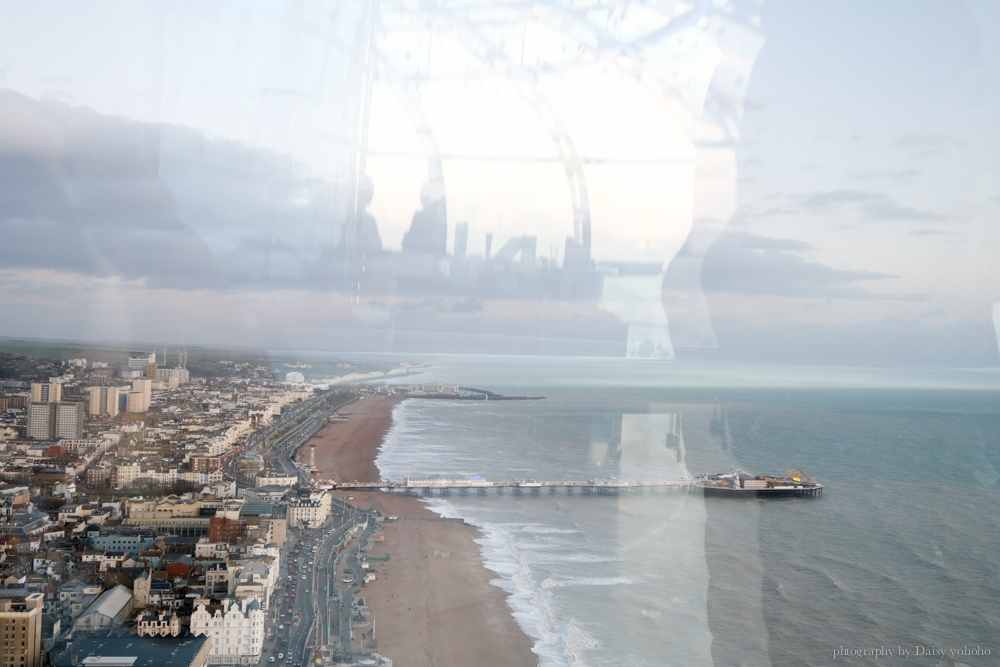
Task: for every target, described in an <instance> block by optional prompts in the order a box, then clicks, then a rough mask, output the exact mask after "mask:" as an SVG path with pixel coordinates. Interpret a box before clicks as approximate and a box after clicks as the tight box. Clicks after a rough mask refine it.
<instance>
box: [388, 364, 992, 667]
mask: <svg viewBox="0 0 1000 667" xmlns="http://www.w3.org/2000/svg"><path fill="white" fill-rule="evenodd" d="M424 379H426V380H427V381H434V380H438V381H447V382H452V383H456V382H457V383H459V384H461V385H463V386H474V387H481V388H485V389H490V390H493V391H498V392H501V393H506V394H539V393H540V394H544V395H545V396H546V397H547V398H546V400H544V401H525V402H519V401H508V402H452V401H435V400H420V399H410V400H407V401H404V402H402V403H400V404H399V405H398V406H397V407H396V409H395V412H394V425H393V427H392V429H391V431H390V433H389V434H388V436H387V439H386V443H385V445H384V447H383V449H382V452H381V454H380V456H379V458H378V460H377V464H378V466H379V468H380V470H381V473H382V476H383V478H386V479H396V480H400V479H402V477H403V476H404V475H414V476H427V475H483V476H485V477H487V478H488V479H537V480H552V479H590V478H595V477H610V476H615V477H619V478H623V479H678V478H680V477H682V476H685V475H693V474H699V473H702V472H721V471H728V470H730V469H732V468H742V469H745V470H748V471H751V472H783V471H784V470H785V469H786V468H793V467H794V468H800V469H802V470H804V471H805V472H806V473H808V474H810V475H812V476H814V477H816V478H817V479H818V480H819V481H821V482H822V483H823V484H824V486H825V492H824V496H823V498H821V499H813V500H807V499H788V500H772V501H757V500H752V501H731V500H725V499H705V498H702V497H701V496H700V494H697V493H686V492H678V493H668V494H657V495H627V496H618V497H597V496H565V495H562V494H559V495H555V496H549V495H541V496H537V497H536V496H523V497H513V496H509V495H508V496H503V497H497V496H493V495H491V496H489V497H487V498H480V497H476V496H472V497H467V498H466V497H456V496H453V497H449V498H438V497H434V498H433V499H431V500H429V501H428V502H429V503H430V505H431V507H432V508H433V509H435V510H436V511H438V512H440V513H442V514H443V515H445V516H450V517H462V518H464V519H465V520H466V521H468V522H469V523H472V524H475V525H477V526H478V527H480V528H481V530H482V532H483V538H482V539H481V540H480V547H481V551H482V554H483V557H484V560H485V562H486V564H487V565H488V567H489V568H491V569H492V570H493V571H495V572H496V573H497V577H496V579H495V580H494V583H495V585H497V586H500V587H502V588H503V589H504V590H506V591H508V592H510V593H511V596H510V598H509V604H510V606H511V612H512V614H513V615H514V616H515V618H516V619H517V621H518V622H519V624H520V626H521V627H522V628H523V629H524V631H525V632H526V633H527V634H528V636H529V637H531V639H532V640H533V642H534V651H535V652H536V653H537V654H538V655H539V658H540V664H541V665H543V666H545V667H548V666H556V665H559V666H562V665H572V666H581V667H582V666H594V667H596V666H603V665H649V666H656V667H661V666H665V665H713V664H714V665H720V666H721V665H832V664H878V663H884V662H885V661H886V660H894V661H896V662H898V663H903V662H905V664H912V665H924V664H926V665H963V664H964V665H995V664H1000V602H998V600H1000V595H998V593H1000V522H998V513H997V509H998V507H1000V503H998V501H1000V444H998V443H1000V410H998V407H1000V403H998V399H1000V391H997V388H998V387H1000V383H998V382H997V378H996V377H995V375H994V374H992V373H961V372H954V373H943V372H936V373H935V372H922V373H915V372H908V373H902V372H890V371H864V372H862V371H853V372H845V371H830V370H824V369H798V370H794V369H793V370H789V369H781V370H779V369H765V368H758V369H742V370H739V371H738V372H737V371H728V370H726V369H718V368H716V369H698V368H696V367H678V366H671V365H668V364H665V365H660V366H654V367H648V366H632V365H628V364H621V363H612V362H600V361H579V360H575V361H573V360H567V361H561V362H550V363H546V364H544V365H539V363H538V362H537V361H534V360H504V361H503V362H496V361H490V360H484V359H463V360H458V361H455V360H439V361H438V363H436V364H435V365H433V366H432V367H430V368H429V369H427V371H426V373H425V375H424ZM900 648H902V649H903V650H905V651H909V656H908V657H907V656H900V655H899V653H898V651H899V650H900ZM875 650H882V651H883V653H882V655H881V656H880V657H879V658H878V659H877V660H876V658H875V657H874V656H871V655H867V656H864V655H862V656H859V655H856V654H855V655H853V656H852V655H844V653H845V652H847V651H875ZM888 650H891V651H892V653H891V654H886V653H884V651H888ZM838 651H839V653H840V654H839V655H838ZM952 651H955V652H956V653H952ZM986 651H989V653H988V654H986V655H983V653H984V652H986ZM942 652H943V654H942ZM977 652H978V653H979V654H978V655H977V654H976V653H977Z"/></svg>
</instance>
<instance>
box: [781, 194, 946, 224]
mask: <svg viewBox="0 0 1000 667" xmlns="http://www.w3.org/2000/svg"><path fill="white" fill-rule="evenodd" d="M793 201H794V202H795V204H796V205H797V206H798V208H799V209H800V210H804V211H808V212H810V213H817V214H830V213H836V212H838V211H840V210H842V209H844V208H851V209H853V210H854V211H855V212H856V214H857V215H858V217H859V218H861V219H863V220H913V221H941V220H947V219H948V218H947V216H945V215H942V214H941V213H937V212H936V211H930V210H926V209H918V208H915V207H912V206H906V205H903V204H900V203H898V202H896V201H895V200H894V199H893V198H892V197H889V196H888V195H886V194H883V193H881V192H871V191H868V190H849V189H836V190H822V191H817V192H812V193H810V194H806V195H797V196H794V197H793Z"/></svg>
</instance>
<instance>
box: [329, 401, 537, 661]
mask: <svg viewBox="0 0 1000 667" xmlns="http://www.w3.org/2000/svg"><path fill="white" fill-rule="evenodd" d="M398 402H399V399H395V398H369V399H365V400H363V401H359V402H358V403H354V404H352V405H350V406H348V407H346V408H345V409H344V411H345V412H350V413H351V418H350V420H349V421H347V422H345V423H337V424H334V425H332V426H330V428H328V429H327V430H325V431H322V432H320V433H319V434H318V435H317V436H316V438H314V442H315V443H316V464H317V467H318V468H319V471H320V477H321V478H322V479H333V480H337V481H353V480H357V481H376V480H378V479H379V475H378V468H376V466H375V457H376V456H377V454H378V449H379V447H380V446H381V444H382V439H383V437H384V435H385V433H386V432H387V431H388V430H389V427H390V426H391V424H392V409H393V407H394V406H395V405H396V404H397V403H398ZM350 495H352V496H353V500H352V501H351V502H353V503H354V504H356V505H360V506H362V507H366V506H370V505H376V506H377V507H379V508H380V509H381V510H382V511H383V512H385V513H386V514H389V515H395V516H397V517H399V520H398V521H395V522H387V523H385V524H383V529H384V531H383V534H384V536H385V541H384V542H383V543H379V544H378V545H377V546H376V547H375V548H374V549H373V550H372V552H371V553H372V555H379V554H382V553H389V554H390V556H391V560H390V561H389V563H386V564H385V565H381V566H378V570H379V571H378V573H377V575H378V580H377V581H374V582H371V583H369V584H368V585H367V586H366V587H365V588H363V589H361V590H362V595H363V596H364V597H365V598H366V599H367V601H368V603H369V609H370V611H371V612H372V619H373V627H374V629H375V637H376V639H377V640H378V643H379V652H380V653H382V654H383V655H385V656H388V657H390V658H392V660H393V661H394V663H395V664H399V665H407V666H408V667H409V666H418V667H468V665H482V666H486V667H492V666H496V667H507V666H511V667H520V666H522V665H523V666H530V665H537V664H538V659H537V656H535V654H534V653H532V652H531V640H530V639H529V638H528V637H527V635H525V634H524V632H522V631H521V629H520V627H519V626H518V625H517V622H516V621H515V620H514V618H513V616H511V611H510V608H509V607H508V606H507V602H506V599H507V594H506V593H505V592H504V591H503V590H501V589H500V588H497V587H496V586H492V585H490V583H489V582H490V580H491V579H494V578H496V576H497V575H496V573H494V572H491V571H490V570H488V569H486V568H485V567H484V566H483V564H482V561H481V559H480V555H479V547H478V545H476V543H475V542H474V540H475V539H476V538H478V537H480V536H481V534H480V532H479V531H478V530H477V529H476V528H474V527H472V526H467V525H464V524H461V523H458V522H453V521H445V520H443V519H441V518H440V517H439V516H438V515H437V514H435V513H434V512H431V511H430V510H428V509H427V507H426V506H425V505H424V503H422V502H420V501H419V500H418V499H417V498H415V497H409V496H399V495H389V494H379V493H352V494H350ZM365 630H366V631H370V630H371V627H368V628H365Z"/></svg>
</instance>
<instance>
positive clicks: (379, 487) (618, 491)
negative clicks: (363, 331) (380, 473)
mask: <svg viewBox="0 0 1000 667" xmlns="http://www.w3.org/2000/svg"><path fill="white" fill-rule="evenodd" d="M335 488H336V489H337V490H341V491H382V492H386V493H414V494H418V495H420V496H423V497H425V498H430V497H434V496H439V497H450V496H460V497H461V496H490V495H492V496H542V495H547V496H554V495H557V494H562V495H567V496H573V495H580V496H622V495H631V494H647V493H648V494H662V493H677V492H690V491H691V490H697V491H702V492H704V495H705V496H706V497H725V498H813V497H818V496H821V495H822V492H823V486H822V485H821V484H806V485H793V486H780V487H774V488H720V487H718V486H714V485H707V484H706V483H705V481H704V479H702V478H699V479H681V480H652V481H648V480H644V481H637V480H622V479H617V478H614V477H612V478H607V479H589V480H580V481H573V480H560V481H535V480H530V481H525V480H500V481H495V482H489V481H486V480H484V479H478V478H471V479H448V478H444V479H437V478H432V479H410V478H405V479H404V480H403V481H402V482H390V481H386V480H382V481H378V482H338V483H337V484H336V485H335Z"/></svg>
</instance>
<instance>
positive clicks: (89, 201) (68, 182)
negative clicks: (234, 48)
mask: <svg viewBox="0 0 1000 667" xmlns="http://www.w3.org/2000/svg"><path fill="white" fill-rule="evenodd" d="M0 117H2V118H3V119H4V122H3V123H2V124H0V184H2V185H0V239H2V240H3V241H2V243H0V266H4V267H9V268H17V269H22V270H24V269H31V268H41V269H53V270H60V271H70V272H78V273H80V274H82V275H89V276H114V275H118V276H121V277H122V278H123V279H125V280H139V279H143V280H146V281H147V283H148V285H149V286H150V287H153V288H155V287H171V288H179V289H198V288H213V289H214V288H220V287H227V286H233V285H241V284H255V285H262V286H274V285H279V284H287V283H288V281H289V280H302V272H301V269H300V270H299V272H298V274H295V275H291V276H290V274H289V272H287V271H284V272H281V271H276V270H275V267H278V268H280V266H281V264H280V262H279V261H278V260H279V259H280V260H282V261H286V260H287V257H286V256H291V257H292V259H291V260H290V262H291V263H292V264H295V265H296V266H299V267H301V265H302V264H303V263H304V261H305V259H304V258H303V257H302V255H303V253H308V252H311V253H313V256H312V257H310V259H312V258H314V256H315V255H317V254H318V253H319V251H320V250H322V249H323V248H324V247H325V246H327V245H329V244H330V243H331V241H332V240H333V238H334V234H333V230H332V227H333V224H334V223H333V220H334V217H335V216H334V215H333V213H332V209H333V208H334V205H333V203H332V202H334V201H335V200H336V197H335V194H334V192H333V187H332V186H329V185H324V184H323V183H321V182H320V181H319V179H316V178H314V177H312V176H311V175H310V174H309V173H307V172H306V171H305V170H304V169H302V168H301V167H300V166H299V165H297V164H296V163H295V162H294V161H293V160H291V159H289V158H288V157H287V156H280V155H276V154H274V153H271V152H268V151H262V150H259V149H255V148H254V147H251V146H246V145H243V144H240V143H238V142H232V141H225V140H220V139H212V138H210V137H206V136H204V135H203V134H202V133H201V132H199V131H197V130H194V129H192V128H186V127H180V126H169V125H156V124H150V123H141V122H136V121H132V120H128V119H124V118H118V117H112V116H106V115H102V114H99V113H97V112H95V111H93V110H91V109H88V108H85V107H73V106H70V105H68V104H65V103H63V102H58V101H54V100H42V101H39V100H34V99H31V98H28V97H25V96H23V95H20V94H17V93H14V92H11V91H3V90H0ZM274 237H278V238H277V240H276V241H274V242H272V244H271V245H273V246H274V247H275V248H276V249H277V250H276V252H277V251H280V253H279V254H280V255H281V256H280V258H279V257H271V256H270V254H269V253H267V252H260V251H259V246H261V243H262V239H273V238H274ZM248 248H249V250H248ZM234 254H235V255H236V256H237V257H238V258H239V259H240V260H241V262H239V263H235V264H234V263H233V262H232V261H229V262H226V261H225V260H231V256H232V255H234ZM271 254H274V253H271ZM286 263H287V261H286ZM230 264H232V265H233V266H232V267H230V266H229V265H230ZM246 265H251V266H253V267H266V268H267V270H266V271H264V272H263V273H262V274H261V275H257V273H261V272H260V271H258V272H257V273H254V272H253V271H249V272H248V271H246V270H244V269H245V266H246ZM233 267H236V268H238V269H240V270H239V271H230V272H229V275H227V268H233Z"/></svg>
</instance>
